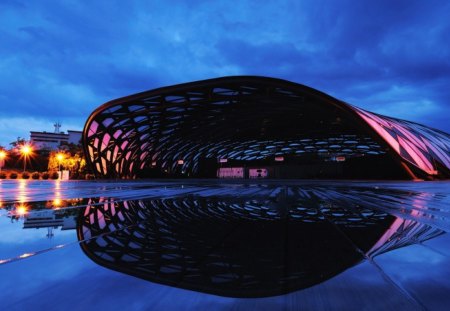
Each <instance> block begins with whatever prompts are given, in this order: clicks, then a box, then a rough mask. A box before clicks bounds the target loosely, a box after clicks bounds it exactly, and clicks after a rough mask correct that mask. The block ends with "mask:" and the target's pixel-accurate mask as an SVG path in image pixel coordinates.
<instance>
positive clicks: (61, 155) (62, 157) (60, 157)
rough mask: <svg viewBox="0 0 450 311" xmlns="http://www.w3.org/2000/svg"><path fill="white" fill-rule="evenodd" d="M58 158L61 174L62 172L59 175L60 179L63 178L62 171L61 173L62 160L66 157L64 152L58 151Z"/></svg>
mask: <svg viewBox="0 0 450 311" xmlns="http://www.w3.org/2000/svg"><path fill="white" fill-rule="evenodd" d="M56 159H57V160H58V164H59V169H58V170H59V172H60V173H59V174H60V176H59V179H62V173H61V162H62V160H63V159H64V155H63V154H62V153H58V154H57V155H56Z"/></svg>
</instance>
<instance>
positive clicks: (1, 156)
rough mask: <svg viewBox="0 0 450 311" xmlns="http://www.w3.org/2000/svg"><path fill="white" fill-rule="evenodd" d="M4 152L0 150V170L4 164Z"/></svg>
mask: <svg viewBox="0 0 450 311" xmlns="http://www.w3.org/2000/svg"><path fill="white" fill-rule="evenodd" d="M5 158H6V152H5V151H3V150H0V172H1V171H2V168H3V166H4V165H5Z"/></svg>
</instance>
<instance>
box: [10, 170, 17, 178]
mask: <svg viewBox="0 0 450 311" xmlns="http://www.w3.org/2000/svg"><path fill="white" fill-rule="evenodd" d="M17 176H18V175H17V173H16V172H12V173H11V174H9V178H11V179H16V178H17Z"/></svg>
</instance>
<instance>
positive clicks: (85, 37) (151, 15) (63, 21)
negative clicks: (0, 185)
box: [0, 0, 450, 143]
mask: <svg viewBox="0 0 450 311" xmlns="http://www.w3.org/2000/svg"><path fill="white" fill-rule="evenodd" d="M448 9H450V4H443V3H442V2H438V1H427V2H423V1H413V2H411V1H396V2H395V3H393V2H392V1H377V2H372V3H367V2H361V3H359V2H358V3H355V2H354V1H343V2H340V3H339V4H338V3H336V2H334V1H331V0H322V1H302V2H301V3H299V2H298V1H277V2H266V3H261V2H260V1H239V2H238V3H234V4H233V5H232V6H230V4H229V2H227V1H214V2H211V3H205V2H203V1H189V2H180V1H165V2H157V3H156V2H145V1H136V2H132V3H131V4H130V5H126V6H125V5H123V3H122V2H119V1H116V2H111V1H96V2H95V3H83V2H61V3H53V4H52V5H48V4H46V3H44V2H20V1H2V3H1V4H0V38H1V42H2V44H1V45H0V81H2V83H0V106H1V107H2V111H1V115H0V117H3V118H6V116H8V117H21V118H25V117H35V118H42V119H45V118H50V119H51V118H57V117H58V118H61V121H62V122H63V123H64V120H65V119H66V118H77V122H78V124H79V126H80V127H81V126H82V124H83V123H84V121H85V120H86V119H87V117H88V115H89V113H90V112H92V111H93V110H94V109H95V108H96V107H98V106H99V105H100V104H102V103H104V102H106V101H108V100H111V99H113V98H117V97H121V96H125V95H129V94H132V93H136V92H139V91H144V90H148V89H152V88H156V87H160V86H165V85H171V84H175V83H182V82H188V81H192V80H201V79H206V78H212V77H217V76H224V75H240V74H242V75H248V74H257V75H264V76H272V77H279V78H284V79H288V80H292V81H294V82H298V83H302V84H306V85H309V86H311V87H314V88H317V89H319V90H322V91H324V92H327V93H329V94H331V95H332V96H335V97H337V98H339V99H342V100H344V101H347V102H350V103H352V104H355V105H357V106H360V107H362V108H367V109H371V108H373V107H374V108H375V110H376V111H379V112H380V111H383V113H386V114H387V115H394V116H396V117H399V118H405V119H412V120H421V121H422V122H424V123H425V124H427V125H430V126H433V127H437V128H441V129H443V130H446V131H450V125H449V122H448V120H447V118H446V117H445V116H444V113H447V115H448V112H449V105H450V91H448V85H449V82H450V81H449V79H450V78H449V77H450V47H449V46H448V44H447V39H446V38H448V37H449V35H450V22H449V20H448V18H447V16H446V14H445V12H446V11H448ZM395 88H397V92H396V91H395ZM398 90H407V92H403V93H401V92H400V91H398ZM401 95H405V96H406V97H407V98H404V99H401V98H398V97H397V96H401ZM391 96H392V97H391ZM11 103H14V104H11ZM408 103H411V105H414V106H415V107H418V106H423V108H417V109H416V108H415V109H413V110H409V109H406V108H407V106H408ZM431 107H432V109H431ZM430 109H431V110H430ZM2 135H3V136H5V135H6V134H2ZM12 138H14V137H12ZM7 140H11V138H9V139H7ZM0 142H2V141H0ZM3 143H4V142H3Z"/></svg>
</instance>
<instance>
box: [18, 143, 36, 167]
mask: <svg viewBox="0 0 450 311" xmlns="http://www.w3.org/2000/svg"><path fill="white" fill-rule="evenodd" d="M20 152H21V153H22V155H23V171H24V172H25V170H26V168H27V157H28V155H30V154H31V152H33V149H32V148H31V146H30V145H23V146H22V148H21V149H20Z"/></svg>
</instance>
